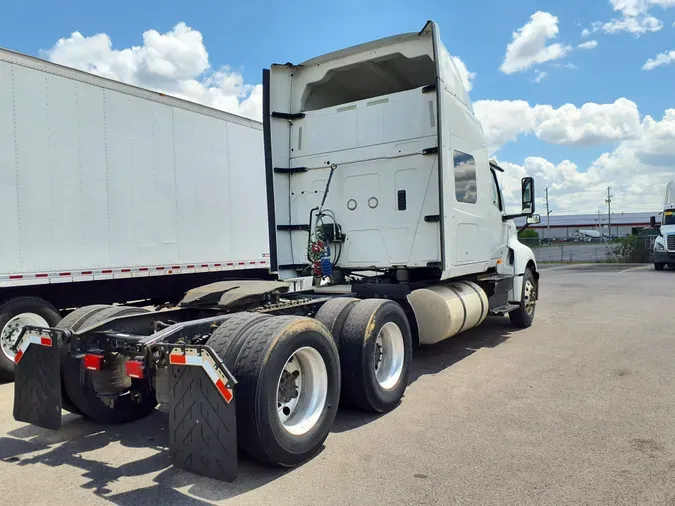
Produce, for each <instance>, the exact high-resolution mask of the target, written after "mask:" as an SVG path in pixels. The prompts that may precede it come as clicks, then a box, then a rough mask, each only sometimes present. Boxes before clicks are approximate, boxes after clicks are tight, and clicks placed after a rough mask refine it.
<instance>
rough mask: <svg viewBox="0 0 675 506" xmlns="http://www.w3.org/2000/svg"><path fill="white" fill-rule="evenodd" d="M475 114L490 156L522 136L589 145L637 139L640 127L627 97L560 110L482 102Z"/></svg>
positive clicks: (517, 102)
mask: <svg viewBox="0 0 675 506" xmlns="http://www.w3.org/2000/svg"><path fill="white" fill-rule="evenodd" d="M474 111H475V113H476V116H477V117H478V119H479V120H480V121H481V124H482V125H483V132H484V135H485V138H486V143H487V145H488V150H489V151H490V153H495V152H496V151H498V150H499V148H500V147H501V146H503V145H504V144H506V143H507V142H510V141H515V140H516V139H517V138H518V136H520V135H528V134H534V135H535V136H536V137H537V138H538V139H540V140H543V141H545V142H548V143H551V144H559V145H576V146H590V145H601V144H606V143H611V142H616V141H620V140H625V139H632V138H636V137H638V136H639V135H640V128H641V127H640V114H639V111H638V108H637V105H636V104H635V103H634V102H631V101H630V100H627V99H625V98H620V99H618V100H616V101H615V102H614V103H612V104H595V103H592V102H591V103H587V104H584V105H582V106H581V107H576V106H574V105H572V104H565V105H563V106H561V107H559V108H557V109H556V108H554V107H552V106H550V105H535V106H533V107H532V106H530V104H529V103H527V102H525V101H524V100H513V101H512V100H479V101H477V102H475V103H474Z"/></svg>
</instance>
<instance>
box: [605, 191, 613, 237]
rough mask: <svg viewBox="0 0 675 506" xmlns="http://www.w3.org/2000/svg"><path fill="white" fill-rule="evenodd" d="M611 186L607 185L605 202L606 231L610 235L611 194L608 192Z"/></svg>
mask: <svg viewBox="0 0 675 506" xmlns="http://www.w3.org/2000/svg"><path fill="white" fill-rule="evenodd" d="M611 189H612V187H611V186H608V187H607V198H606V199H605V203H606V204H607V233H608V235H609V236H610V237H611V235H612V195H611V194H610V193H609V190H611Z"/></svg>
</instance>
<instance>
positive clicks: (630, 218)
mask: <svg viewBox="0 0 675 506" xmlns="http://www.w3.org/2000/svg"><path fill="white" fill-rule="evenodd" d="M650 216H656V217H657V221H658V219H659V211H655V212H647V213H645V212H641V213H612V215H611V222H612V223H611V230H609V229H608V223H607V222H608V217H607V213H605V214H602V213H600V214H567V215H556V214H555V213H554V212H552V213H551V214H550V216H549V219H550V220H551V221H550V230H551V235H550V238H551V239H562V238H565V237H573V236H575V235H577V231H578V230H600V231H601V232H602V233H603V234H607V235H610V236H618V237H624V236H627V235H631V234H638V233H639V231H640V230H641V229H643V228H644V227H648V226H649V217H650ZM524 221H525V220H524V219H523V218H519V219H517V220H516V225H522V224H523V223H524ZM547 225H548V222H547V218H546V210H544V213H542V214H541V223H540V224H539V225H531V226H530V228H532V229H534V230H536V231H537V232H538V233H539V238H540V239H548V238H549V233H548V226H547Z"/></svg>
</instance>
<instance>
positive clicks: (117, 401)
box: [14, 22, 539, 480]
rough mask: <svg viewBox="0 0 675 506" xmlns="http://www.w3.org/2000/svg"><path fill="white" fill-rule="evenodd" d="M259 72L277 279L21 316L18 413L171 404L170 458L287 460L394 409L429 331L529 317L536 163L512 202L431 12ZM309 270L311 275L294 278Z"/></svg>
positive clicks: (113, 414) (128, 411)
mask: <svg viewBox="0 0 675 506" xmlns="http://www.w3.org/2000/svg"><path fill="white" fill-rule="evenodd" d="M263 87H264V104H263V107H264V120H263V126H264V155H265V164H266V176H267V181H266V188H267V202H268V225H269V228H268V229H269V233H268V236H269V241H270V255H271V256H270V262H271V270H272V271H273V272H274V273H276V275H277V277H278V279H277V280H275V281H248V282H245V281H244V282H237V281H225V282H218V283H213V284H209V285H206V286H203V287H200V288H196V289H194V290H190V291H188V292H187V294H186V295H185V297H184V298H183V299H182V300H181V301H180V303H178V304H177V305H176V306H175V307H173V308H163V309H162V310H159V311H147V310H145V309H142V308H137V307H125V306H101V305H94V306H86V307H82V308H80V309H77V310H76V311H74V312H73V313H71V314H69V315H68V316H67V317H66V318H64V319H63V320H62V321H61V322H60V323H59V324H58V325H56V326H55V327H51V328H46V327H40V326H26V327H24V329H23V331H22V332H21V335H20V337H19V338H18V340H17V341H16V343H15V345H14V349H15V351H16V353H17V368H16V381H15V398H14V403H15V404H14V417H15V418H16V419H17V420H21V421H26V422H30V423H33V424H36V425H39V426H42V427H47V428H52V429H57V428H59V427H60V424H61V408H65V409H66V410H68V411H70V412H72V413H80V414H82V415H84V416H86V417H89V418H91V419H93V420H95V421H98V422H101V423H121V422H127V421H131V420H135V419H138V418H140V417H143V416H145V415H147V414H148V413H150V412H151V411H152V410H153V409H154V408H155V406H156V405H157V404H161V405H163V406H164V407H165V409H166V410H168V412H169V421H168V423H169V435H170V436H169V438H170V447H171V457H172V461H173V463H174V465H176V466H179V467H181V468H184V469H188V470H190V471H193V472H196V473H199V474H203V475H206V476H210V477H214V478H218V479H224V480H232V479H234V478H235V476H236V473H237V466H238V463H237V450H238V449H241V450H243V451H244V452H246V453H247V454H248V455H249V456H251V457H252V458H254V459H256V460H259V461H262V462H266V463H270V464H273V465H280V466H294V465H297V464H300V463H302V462H303V461H305V460H306V459H308V458H310V457H311V456H313V455H314V454H315V453H316V452H317V451H318V449H319V447H320V446H321V445H322V444H323V442H324V440H325V439H326V437H327V436H328V434H329V431H330V428H331V425H332V423H333V421H334V419H335V415H336V411H337V409H338V405H339V404H340V403H343V404H344V403H348V404H352V405H355V406H357V407H359V408H361V409H363V410H366V411H371V412H380V413H382V412H387V411H389V410H391V409H394V408H395V407H396V406H397V405H398V404H399V403H400V402H401V398H402V397H403V394H404V392H405V390H406V387H407V384H408V380H409V373H410V366H411V355H412V353H413V350H414V348H415V347H416V346H418V345H432V344H433V343H436V342H438V341H441V340H443V339H446V338H450V337H452V336H453V335H455V334H457V333H459V332H462V331H464V330H467V329H470V328H472V327H475V326H476V325H479V324H480V323H481V322H482V321H483V320H484V319H485V318H486V317H487V316H488V315H502V316H503V315H507V314H508V315H509V317H510V319H511V321H512V322H513V324H514V325H515V326H517V327H528V326H530V325H531V324H532V320H533V318H534V315H535V304H536V301H537V294H538V280H539V274H538V271H537V265H536V262H535V259H534V255H533V253H532V251H531V250H530V249H529V248H528V247H526V246H524V245H523V244H521V243H520V242H518V237H517V230H516V227H515V225H514V222H513V218H515V217H518V216H527V217H528V221H529V222H538V220H539V217H538V216H537V215H534V181H533V180H532V178H529V177H526V178H523V180H522V211H521V212H519V213H517V214H515V215H508V214H506V211H505V208H504V202H503V199H502V193H501V191H500V188H499V184H498V177H497V172H498V171H499V170H501V169H500V168H499V167H498V166H497V165H496V164H494V163H490V162H489V160H488V153H487V149H486V146H485V141H484V139H483V133H482V129H481V126H480V124H479V122H478V121H477V120H476V118H475V116H474V114H473V111H472V107H471V103H470V101H469V98H468V96H467V93H466V91H465V89H464V88H463V86H462V81H461V79H460V77H459V75H458V72H457V69H456V67H455V65H454V64H453V61H452V59H451V57H450V55H449V54H448V51H447V50H446V49H445V47H444V46H443V44H442V43H441V40H440V37H439V32H438V28H437V26H436V25H435V24H434V23H433V22H428V23H427V24H426V25H425V26H424V28H423V29H422V30H421V31H420V32H415V33H408V34H403V35H398V36H394V37H389V38H386V39H382V40H377V41H374V42H370V43H367V44H363V45H360V46H356V47H351V48H348V49H345V50H342V51H337V52H335V53H331V54H328V55H325V56H321V57H318V58H315V59H312V60H309V61H307V62H305V63H302V64H299V65H292V64H284V65H273V66H272V67H271V69H269V70H264V71H263ZM211 204H212V201H211V200H204V202H203V207H202V208H201V210H202V212H203V213H204V214H207V213H209V212H210V206H211ZM249 207H250V206H246V209H248V208H249ZM195 225H197V224H195ZM217 233H219V232H218V228H217V227H214V234H217ZM302 276H310V277H311V278H312V279H313V280H314V281H313V283H312V286H310V287H309V288H308V289H305V290H299V291H289V284H288V283H287V281H286V280H294V279H297V278H298V277H302ZM35 370H37V371H40V373H39V374H34V373H32V371H35Z"/></svg>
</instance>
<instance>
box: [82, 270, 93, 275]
mask: <svg viewBox="0 0 675 506" xmlns="http://www.w3.org/2000/svg"><path fill="white" fill-rule="evenodd" d="M91 273H92V272H91V271H82V272H81V273H80V274H82V275H83V276H84V275H86V274H91Z"/></svg>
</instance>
